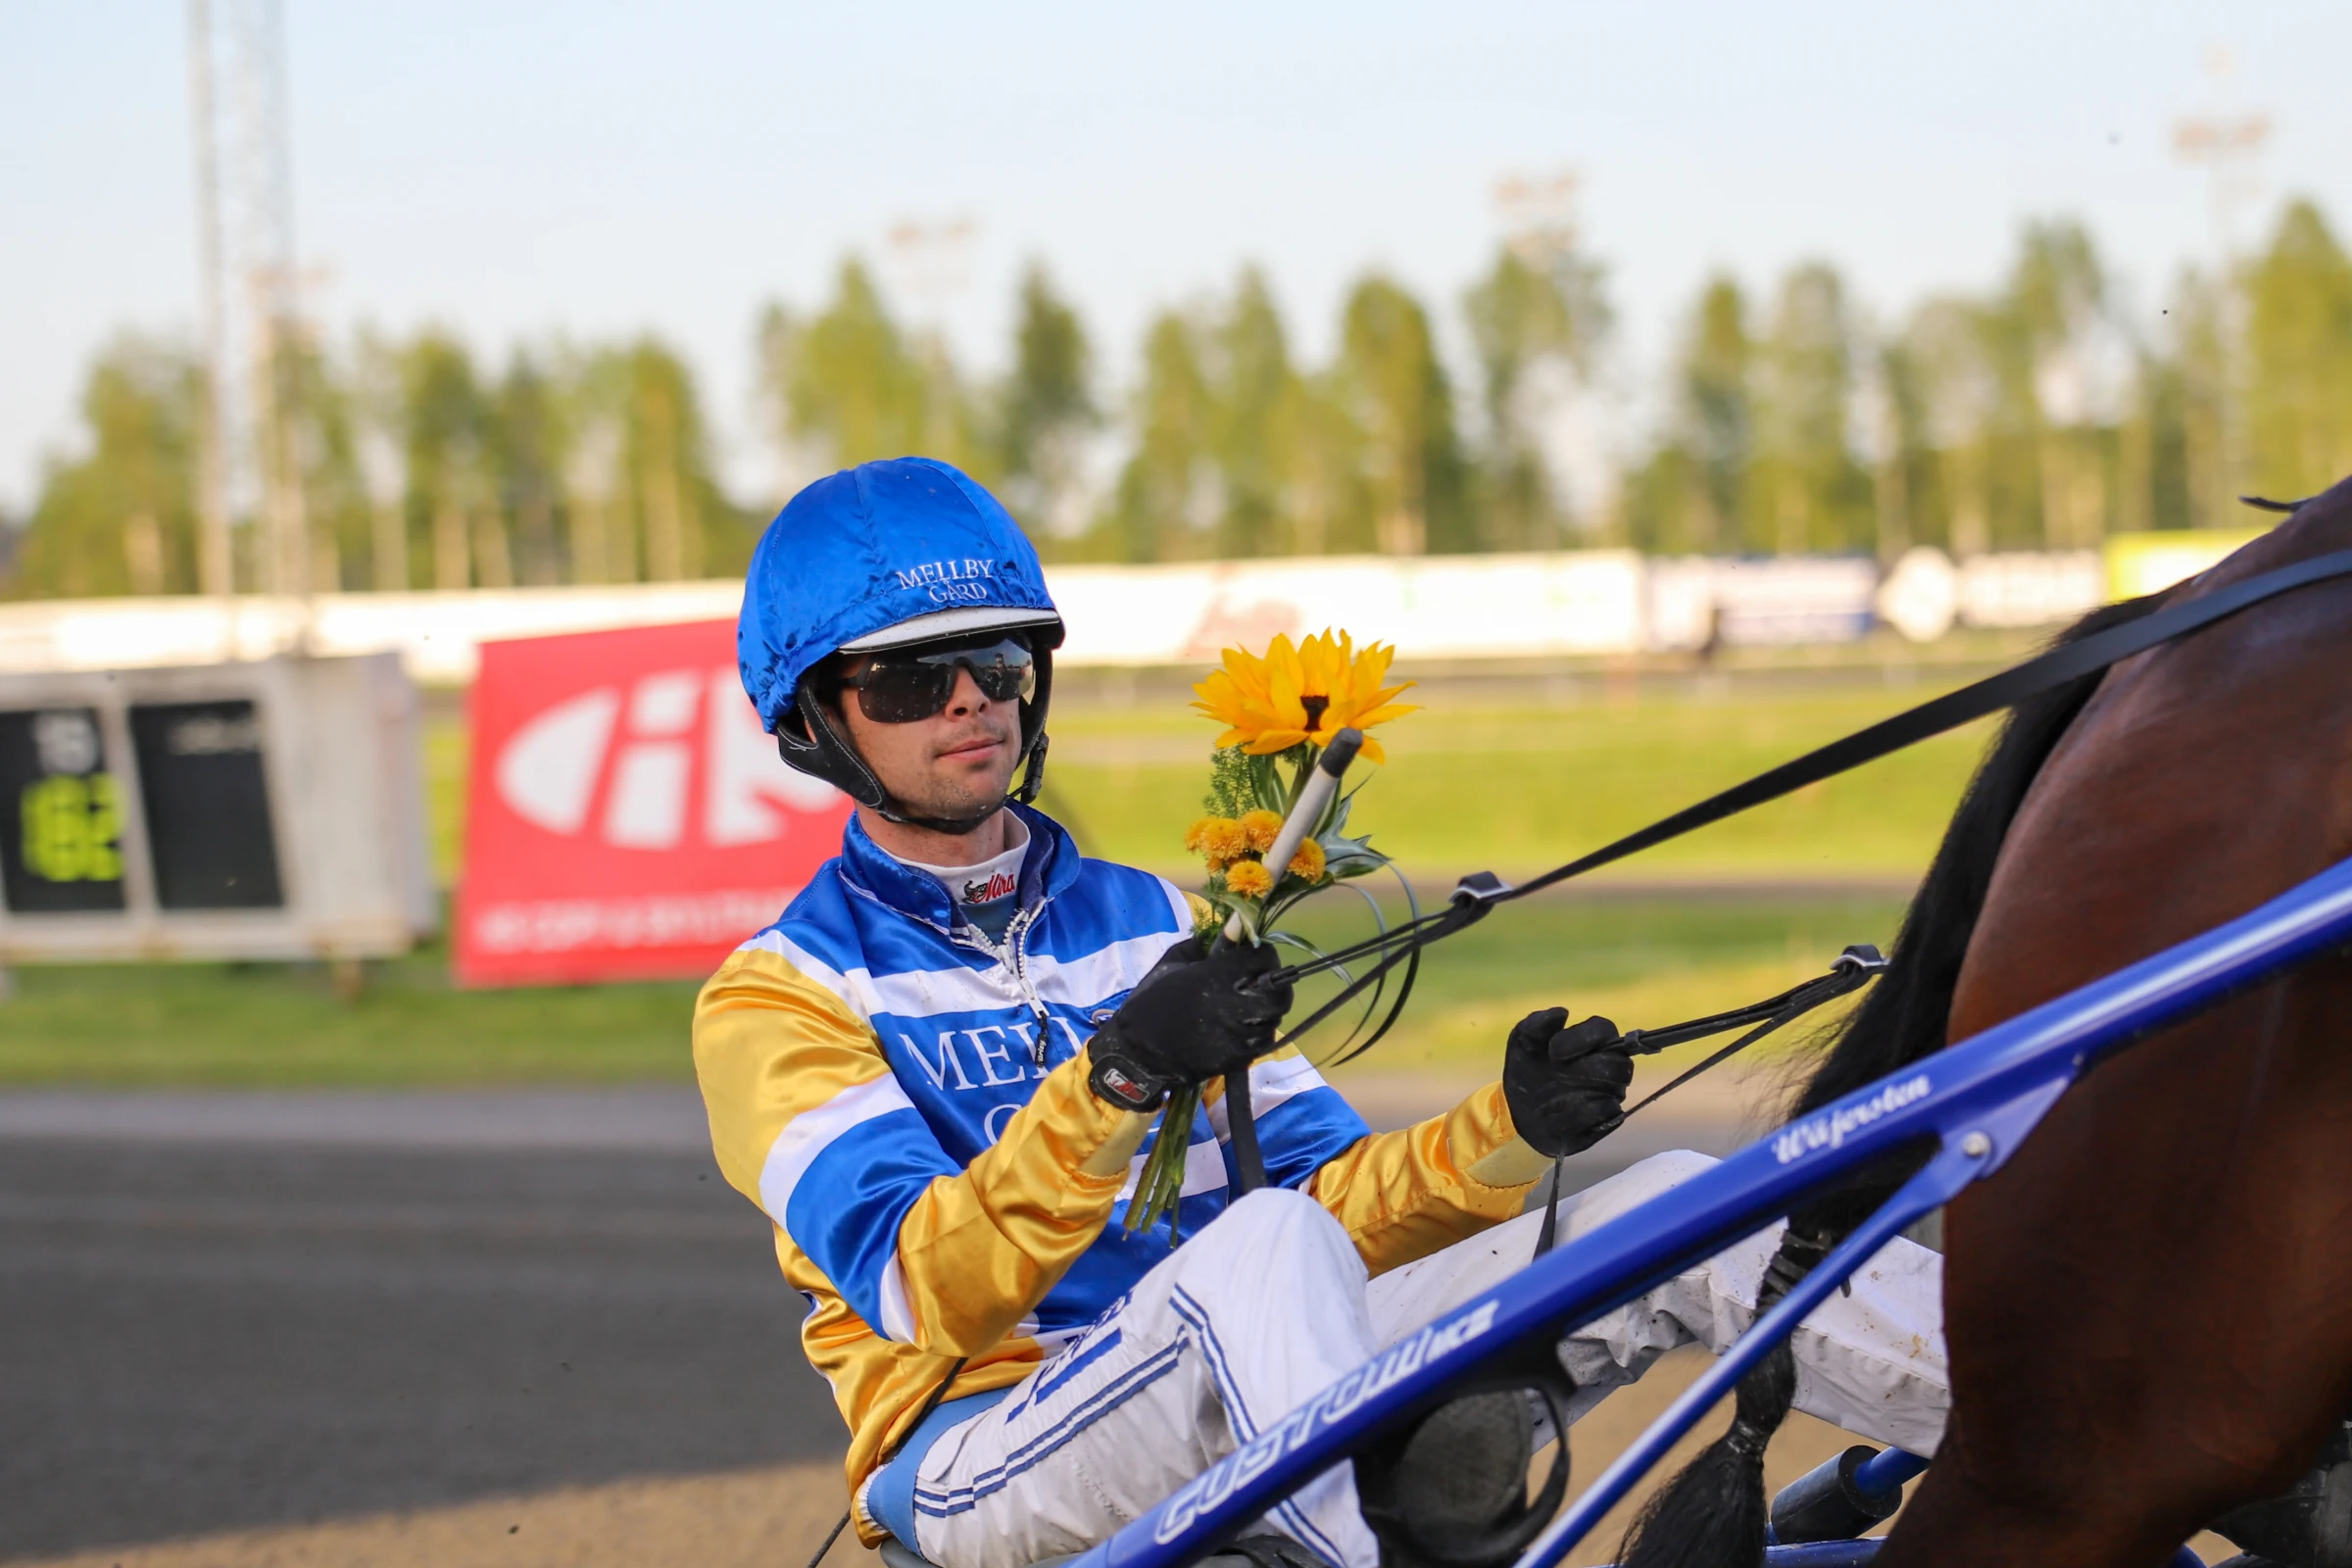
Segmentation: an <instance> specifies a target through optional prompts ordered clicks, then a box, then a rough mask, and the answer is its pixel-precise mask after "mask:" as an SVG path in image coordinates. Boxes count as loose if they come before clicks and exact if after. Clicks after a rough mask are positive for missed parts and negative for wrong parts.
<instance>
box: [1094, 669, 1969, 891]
mask: <svg viewBox="0 0 2352 1568" xmlns="http://www.w3.org/2000/svg"><path fill="white" fill-rule="evenodd" d="M1936 689H1937V688H1929V687H1913V688H1908V689H1904V690H1900V691H1889V690H1862V691H1853V690H1842V691H1826V692H1813V693H1796V694H1780V695H1769V696H1767V695H1754V694H1750V695H1740V694H1738V693H1737V692H1736V691H1735V692H1726V693H1723V694H1720V695H1707V694H1704V693H1688V694H1665V695H1651V696H1645V697H1644V698H1642V700H1640V701H1630V700H1629V701H1626V702H1622V703H1611V702H1607V701H1590V702H1581V703H1576V704H1570V705H1562V706H1557V707H1551V706H1540V705H1537V704H1534V703H1528V702H1524V701H1521V702H1517V703H1478V704H1473V703H1469V702H1461V703H1455V702H1450V701H1447V700H1446V699H1445V698H1443V697H1440V698H1438V699H1437V700H1435V701H1434V702H1433V704H1432V706H1431V707H1430V708H1429V709H1428V710H1427V711H1423V712H1419V713H1413V714H1409V715H1407V716H1406V717H1404V718H1402V719H1399V720H1397V721H1396V722H1395V723H1393V724H1390V725H1388V726H1385V727H1384V728H1383V729H1382V730H1380V731H1379V732H1377V733H1378V735H1379V738H1380V739H1381V740H1382V742H1383V743H1384V745H1385V746H1386V747H1387V749H1388V752H1389V758H1390V760H1389V762H1388V765H1387V766H1385V767H1382V768H1379V769H1377V770H1373V772H1372V776H1371V777H1370V780H1369V782H1368V784H1367V785H1366V787H1365V788H1364V791H1363V794H1362V796H1361V798H1360V799H1359V802H1358V804H1357V807H1356V814H1355V825H1356V826H1357V827H1359V828H1368V829H1369V830H1371V832H1372V834H1373V837H1374V842H1375V844H1377V845H1378V846H1379V847H1380V848H1382V849H1383V850H1385V851H1387V852H1388V853H1389V854H1390V855H1391V856H1393V857H1394V858H1396V859H1397V862H1398V863H1399V864H1400V865H1401V866H1402V867H1403V868H1404V869H1405V870H1406V872H1407V874H1409V875H1411V876H1412V877H1413V878H1414V879H1415V880H1416V881H1417V882H1418V881H1423V880H1429V881H1437V882H1443V883H1450V882H1451V881H1452V880H1453V878H1454V877H1456V876H1458V875H1459V874H1460V873H1462V872H1464V871H1468V870H1475V869H1480V868H1491V869H1495V870H1499V871H1502V872H1504V873H1505V874H1510V873H1512V872H1521V871H1528V870H1534V869H1538V868H1541V867H1544V866H1547V865H1552V864H1556V863H1558V862H1560V861H1562V860H1566V859H1569V858H1573V857H1575V856H1576V855H1578V854H1581V853H1583V852H1584V851H1586V850H1590V849H1593V848H1596V847H1597V846H1599V845H1601V844H1604V843H1606V842H1608V841H1609V840H1610V839H1613V838H1615V837H1617V836H1619V835H1620V834H1623V833H1626V832H1630V831H1631V830H1633V829H1635V828H1637V827H1640V826H1642V824H1644V823H1646V822H1649V821H1651V820H1653V819H1654V818H1656V817H1658V816H1661V815H1664V814H1665V813H1666V812H1667V811H1670V810H1673V809H1676V808H1678V807H1682V806H1686V805H1689V804H1691V802H1693V801H1697V800H1701V799H1703V798H1705V797H1706V796H1708V795H1711V794H1713V793H1715V792H1716V791H1718V790H1721V789H1723V788H1725V787H1727V786H1729V785H1732V784H1735V783H1738V782H1739V781H1740V780H1741V779H1743V778H1746V777H1748V776H1749V775H1750V774H1753V773H1758V772H1761V771H1763V770H1764V769H1765V768H1768V767H1771V766H1773V765H1774V764H1776V763H1778V762H1782V761H1786V760H1789V758H1791V757H1794V756H1797V755H1798V754H1800V753H1802V752H1805V751H1808V750H1810V749H1812V748H1813V747H1816V746H1821V745H1824V744H1826V743H1828V742H1830V741H1833V740H1836V739H1837V738H1838V737H1839V736H1841V735H1844V734H1847V733H1849V732H1851V731H1853V730H1856V729H1859V728H1861V727H1862V726H1863V725H1865V724H1868V723H1870V722H1872V721H1874V720H1876V719H1880V718H1884V717H1886V716H1887V714H1889V713H1891V712H1894V711H1897V710H1898V709H1900V708H1903V707H1906V706H1909V705H1910V704H1911V703H1915V702H1920V701H1924V700H1925V699H1926V698H1928V697H1930V696H1933V695H1935V692H1936ZM1986 733H1987V730H1986V728H1985V726H1983V725H1978V726H1972V727H1971V728H1970V729H1967V730H1962V731H1959V732H1957V733H1955V734H1952V735H1949V736H1944V737H1941V738H1939V739H1936V740H1934V741H1930V742H1928V743H1926V744H1925V745H1922V746H1919V747H1915V748H1913V749H1912V750H1910V751H1908V752H1904V753H1902V754H1899V755H1898V756H1895V757H1892V758H1889V759H1887V760H1884V761H1881V762H1877V763H1874V764H1872V765H1871V766H1869V767H1867V768H1864V769H1862V770H1861V771H1859V772H1856V773H1852V774H1848V775H1845V776H1844V777H1841V778H1837V779H1832V780H1829V781H1827V782H1825V783H1822V784H1818V785H1815V786H1812V787H1810V788H1808V789H1806V790H1803V791H1801V792H1799V793H1798V794H1796V795H1794V796H1792V797H1790V798H1789V799H1788V800H1785V801H1780V802H1777V803H1775V804H1773V805H1771V806H1767V807H1764V808H1761V809H1757V810H1755V811H1753V812H1750V813H1748V814H1747V815H1745V816H1742V817H1737V818H1734V819H1732V820H1731V821H1728V822H1725V823H1722V824H1720V825H1718V826H1716V827H1712V828H1709V829H1707V830H1705V831H1704V832H1703V833H1700V834H1696V835H1693V836H1692V837H1691V838H1689V839H1686V840H1683V841H1680V842H1677V843H1674V844H1670V845H1666V846H1663V847H1661V848H1660V849H1657V850H1654V851H1652V852H1650V853H1649V854H1647V855H1644V856H1642V857H1641V858H1640V859H1639V860H1638V861H1635V862H1631V863H1629V864H1628V865H1627V866H1626V867H1624V868H1623V869H1621V870H1616V871H1613V872H1612V873H1611V875H1613V876H1616V877H1620V878H1624V877H1633V878H1644V877H1647V878H1656V877H1660V876H1665V877H1682V878H1690V877H1693V876H1696V877H1706V878H1725V877H1735V878H1783V879H1787V878H1795V879H1817V878H1824V877H1834V878H1849V877H1856V876H1860V877H1872V878H1887V877H1897V878H1899V877H1907V876H1915V875H1917V874H1918V873H1919V871H1920V870H1922V869H1923V868H1924V867H1925V866H1926V864H1927V862H1928V859H1929V858H1930V856H1932V855H1933V854H1934V852H1935V848H1936V841H1937V839H1938V838H1939V837H1940V836H1941V834H1942V831H1943V824H1944V822H1945V821H1946V819H1948V818H1949V816H1950V815H1951V811H1952V808H1953V806H1954V804H1956V802H1957V801H1958V799H1959V794H1960V790H1961V788H1962V786H1963V785H1964V784H1965V783H1966V781H1967V778H1968V773H1969V770H1970V768H1971V767H1973V766H1974V764H1975V761H1976V759H1977V756H1978V754H1979V752H1980V751H1981V749H1982V748H1983V746H1984V744H1985V734H1986ZM1214 734H1215V731H1214V729H1213V728H1212V726H1210V725H1209V724H1208V723H1207V722H1206V721H1204V720H1202V719H1201V718H1200V717H1198V716H1197V715H1194V714H1191V713H1188V712H1186V711H1184V710H1183V709H1182V707H1181V706H1180V705H1176V704H1154V705H1153V706H1152V708H1151V709H1149V710H1146V711H1117V710H1113V709H1107V708H1101V707H1097V708H1089V709H1081V710H1078V711H1073V712H1070V713H1068V714H1062V713H1056V714H1055V721H1054V757H1053V765H1052V769H1051V771H1050V774H1049V778H1050V780H1051V785H1050V788H1051V790H1052V792H1053V795H1054V798H1055V799H1056V800H1058V802H1059V803H1061V806H1062V809H1065V810H1066V811H1067V812H1068V813H1069V814H1070V815H1071V816H1072V817H1074V818H1075V819H1076V821H1077V823H1078V825H1079V828H1080V830H1081V833H1082V836H1083V839H1084V842H1085V844H1086V847H1087V849H1088V851H1089V853H1092V854H1096V855H1102V856H1105V857H1107V858H1112V859H1119V860H1126V861H1130V862H1132V863H1137V864H1144V865H1154V866H1159V867H1163V868H1166V867H1171V866H1172V865H1174V864H1176V863H1179V862H1181V860H1182V858H1183V855H1182V850H1181V848H1180V847H1179V839H1180V836H1181V835H1182V833H1183V831H1184V826H1185V824H1186V823H1187V822H1189V821H1190V820H1191V819H1192V818H1193V817H1194V816H1195V815H1197V814H1199V811H1200V807H1201V791H1202V789H1203V787H1204V784H1205V781H1206V778H1207V772H1208V764H1207V758H1208V749H1209V742H1210V740H1211V739H1212V738H1213V737H1214Z"/></svg>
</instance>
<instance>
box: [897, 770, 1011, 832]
mask: <svg viewBox="0 0 2352 1568" xmlns="http://www.w3.org/2000/svg"><path fill="white" fill-rule="evenodd" d="M923 783H924V787H923V789H922V790H921V791H919V792H917V793H918V798H917V799H916V800H915V801H914V802H913V803H912V804H913V805H914V806H915V807H916V809H918V810H920V811H921V812H922V814H923V815H925V816H936V817H944V818H949V819H954V818H957V817H965V816H975V815H978V814H979V813H980V812H983V811H986V810H987V809H989V808H991V807H993V806H999V805H1002V804H1003V803H1004V800H1005V792H1006V791H1007V790H1008V789H1010V788H1011V786H1012V775H1011V773H1010V771H1009V770H1006V771H1004V772H1002V773H1000V771H999V770H998V769H996V768H993V767H992V768H989V769H988V770H987V771H986V772H984V773H982V774H981V775H979V776H978V777H972V776H969V775H966V776H963V777H954V776H949V775H946V774H944V772H943V773H934V774H932V775H931V776H930V777H929V778H927V779H925V780H924V781H923Z"/></svg>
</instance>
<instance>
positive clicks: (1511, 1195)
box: [1307, 1083, 1550, 1274]
mask: <svg viewBox="0 0 2352 1568" xmlns="http://www.w3.org/2000/svg"><path fill="white" fill-rule="evenodd" d="M1549 1168H1550V1164H1549V1162H1548V1161H1546V1160H1545V1159H1544V1157H1543V1156H1542V1155H1540V1154H1538V1153H1537V1152H1535V1151H1534V1150H1533V1149H1530V1148H1529V1147H1528V1146H1527V1145H1526V1144H1525V1143H1524V1142H1522V1141H1521V1140H1520V1138H1519V1136H1518V1134H1517V1133H1516V1132H1515V1131H1513V1129H1512V1126H1511V1113H1510V1109H1509V1107H1508V1106H1506V1105H1505V1104H1504V1103H1503V1098H1502V1085H1501V1084H1499V1083H1493V1084H1489V1085H1487V1086H1486V1087H1485V1088H1484V1089H1481V1090H1479V1091H1477V1092H1476V1093H1475V1094H1473V1095H1471V1096H1470V1098H1468V1099H1467V1100H1465V1101H1463V1102H1462V1103H1460V1104H1458V1105H1456V1106H1454V1107H1453V1109H1451V1110H1449V1111H1447V1112H1446V1114H1445V1115H1443V1116H1432V1117H1431V1118H1430V1119H1429V1120H1427V1121H1423V1122H1416V1123H1414V1124H1413V1125H1412V1126H1410V1127H1406V1128H1402V1129H1400V1130H1398V1131H1397V1132H1393V1133H1380V1134H1377V1135H1375V1136H1373V1137H1370V1138H1366V1139H1363V1140H1361V1141H1360V1142H1358V1143H1356V1144H1355V1145H1353V1146H1352V1147H1351V1148H1349V1149H1348V1152H1346V1153H1343V1154H1341V1155H1340V1156H1339V1157H1338V1158H1336V1159H1333V1160H1331V1161H1330V1162H1329V1163H1327V1164H1325V1165H1324V1167H1323V1168H1322V1169H1321V1170H1319V1171H1317V1172H1315V1175H1314V1179H1313V1180H1312V1181H1311V1182H1309V1183H1308V1184H1307V1192H1308V1194H1309V1195H1310V1196H1311V1197H1313V1198H1314V1200H1315V1201H1317V1202H1319V1203H1321V1204H1322V1205H1323V1206H1324V1207H1325V1208H1327V1209H1329V1210H1330V1211H1331V1213H1332V1215H1333V1216H1334V1217H1335V1218H1337V1219H1338V1220H1339V1222H1340V1223H1341V1224H1342V1225H1344V1226H1346V1227H1347V1230H1348V1236H1349V1237H1351V1238H1352V1239H1353V1240H1354V1242H1355V1250H1356V1252H1357V1254H1358V1255H1359V1256H1361V1257H1362V1258H1363V1260H1364V1266H1365V1267H1366V1268H1368V1269H1370V1270H1371V1271H1372V1272H1373V1273H1374V1274H1381V1273H1385V1272H1387V1271H1388V1270H1390V1269H1393V1268H1396V1267H1397V1266H1398V1265H1399V1264H1403V1263H1409V1262H1411V1261H1412V1260H1413V1259H1415V1258H1417V1257H1427V1256H1428V1255H1429V1254H1430V1253H1432V1252H1435V1251H1438V1250H1441V1249H1444V1248H1446V1247H1450V1246H1452V1245H1453V1244H1454V1243H1455V1242H1458V1241H1461V1240H1463V1239H1464V1238H1465V1237H1469V1236H1474V1235H1476V1234H1477V1233H1478V1232H1480V1231H1483V1230H1485V1229H1486V1228H1487V1227H1488V1226H1490V1225H1493V1224H1495V1223H1496V1222H1497V1221H1499V1220H1505V1219H1510V1218H1512V1217H1513V1216H1515V1215H1516V1214H1517V1213H1518V1212H1519V1210H1520V1209H1521V1207H1522V1206H1524V1204H1525V1202H1526V1200H1527V1190H1528V1189H1529V1188H1530V1187H1532V1186H1534V1185H1535V1182H1536V1180H1537V1178H1538V1177H1540V1176H1542V1175H1543V1174H1544V1171H1546V1170H1548V1169H1549Z"/></svg>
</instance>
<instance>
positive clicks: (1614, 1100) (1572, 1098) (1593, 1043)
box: [1502, 1007, 1634, 1159]
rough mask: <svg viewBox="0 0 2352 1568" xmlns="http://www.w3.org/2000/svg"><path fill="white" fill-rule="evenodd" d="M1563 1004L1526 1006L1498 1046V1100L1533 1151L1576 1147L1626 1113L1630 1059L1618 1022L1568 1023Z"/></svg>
mask: <svg viewBox="0 0 2352 1568" xmlns="http://www.w3.org/2000/svg"><path fill="white" fill-rule="evenodd" d="M1567 1021H1568V1009H1567V1008H1566V1007H1546V1008H1544V1010H1543V1011H1542V1012H1531V1013H1529V1014H1528V1015H1527V1016H1526V1017H1524V1018H1522V1019H1520V1020H1519V1022H1518V1024H1517V1025H1516V1026H1515V1027H1514V1028H1513V1029H1512V1030H1511V1038H1510V1042H1509V1044H1507V1045H1505V1046H1504V1047H1503V1051H1502V1099H1503V1103H1505V1104H1507V1105H1509V1106H1510V1108H1511V1125H1512V1126H1513V1127H1515V1128H1517V1129H1518V1132H1519V1136H1520V1137H1521V1138H1524V1139H1526V1140H1527V1142H1528V1145H1529V1146H1530V1147H1531V1148H1533V1149H1534V1150H1535V1152H1537V1153H1539V1154H1544V1155H1546V1156H1548V1157H1550V1158H1553V1159H1557V1158H1559V1157H1560V1156H1561V1155H1562V1154H1581V1153H1583V1152H1585V1151H1586V1150H1588V1149H1591V1148H1592V1147H1593V1145H1594V1144H1597V1143H1599V1142H1600V1141H1601V1140H1602V1139H1603V1138H1606V1137H1608V1136H1609V1134H1611V1133H1613V1132H1615V1131H1616V1130H1617V1127H1618V1124H1619V1123H1621V1122H1623V1121H1624V1120H1625V1092H1626V1090H1627V1089H1629V1088H1630V1087H1632V1085H1633V1082H1634V1058H1633V1057H1632V1056H1630V1055H1628V1054H1626V1052H1625V1050H1624V1049H1623V1047H1622V1045H1621V1044H1620V1040H1619V1036H1618V1033H1617V1026H1616V1025H1615V1024H1613V1023H1611V1022H1609V1020H1608V1019H1606V1018H1587V1019H1586V1020H1585V1021H1584V1022H1583V1023H1580V1024H1578V1025H1577V1026H1576V1027H1575V1028H1573V1029H1564V1028H1562V1027H1561V1025H1563V1024H1565V1023H1566V1022H1567Z"/></svg>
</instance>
